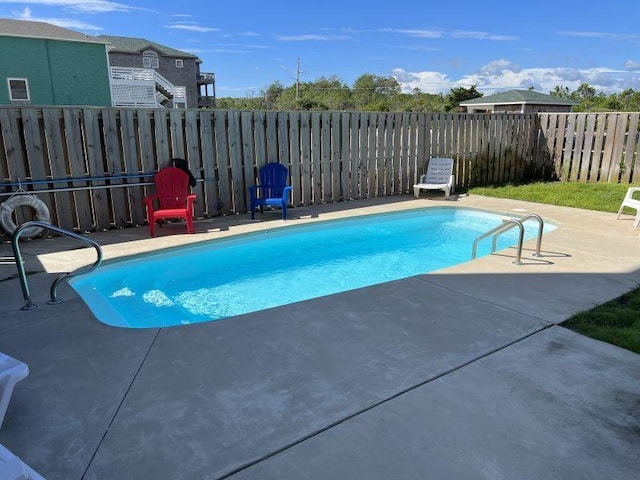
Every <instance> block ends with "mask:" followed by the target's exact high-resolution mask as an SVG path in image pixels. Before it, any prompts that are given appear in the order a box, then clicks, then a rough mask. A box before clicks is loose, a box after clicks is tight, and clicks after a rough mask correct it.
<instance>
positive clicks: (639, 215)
mask: <svg viewBox="0 0 640 480" xmlns="http://www.w3.org/2000/svg"><path fill="white" fill-rule="evenodd" d="M634 192H640V187H629V188H628V189H627V194H626V195H625V196H624V200H622V204H621V205H620V209H619V210H618V216H617V217H616V220H618V219H619V218H620V215H622V210H623V209H624V207H629V208H632V209H634V210H635V211H636V218H635V220H634V221H633V226H634V227H635V228H638V226H639V225H640V200H636V199H635V198H633V194H634Z"/></svg>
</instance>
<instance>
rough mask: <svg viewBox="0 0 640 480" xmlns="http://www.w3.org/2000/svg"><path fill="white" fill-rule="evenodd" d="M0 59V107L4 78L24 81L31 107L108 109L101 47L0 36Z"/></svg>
mask: <svg viewBox="0 0 640 480" xmlns="http://www.w3.org/2000/svg"><path fill="white" fill-rule="evenodd" d="M0 58H1V59H2V60H0V63H1V64H2V68H0V105H2V104H5V105H6V104H10V103H11V100H10V98H9V87H8V83H7V78H26V79H27V80H28V82H29V94H30V101H29V103H30V104H31V105H88V106H111V91H110V85H109V67H108V65H107V54H106V50H105V46H104V45H103V44H99V43H82V42H67V41H59V40H49V39H38V38H20V37H9V36H0Z"/></svg>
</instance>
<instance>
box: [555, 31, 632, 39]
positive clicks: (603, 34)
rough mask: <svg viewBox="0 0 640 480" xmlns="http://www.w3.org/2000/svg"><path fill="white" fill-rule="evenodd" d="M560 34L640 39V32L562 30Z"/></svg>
mask: <svg viewBox="0 0 640 480" xmlns="http://www.w3.org/2000/svg"><path fill="white" fill-rule="evenodd" d="M558 35H564V36H566V37H586V38H603V39H608V40H640V34H637V33H611V32H590V31H584V32H583V31H561V32H558Z"/></svg>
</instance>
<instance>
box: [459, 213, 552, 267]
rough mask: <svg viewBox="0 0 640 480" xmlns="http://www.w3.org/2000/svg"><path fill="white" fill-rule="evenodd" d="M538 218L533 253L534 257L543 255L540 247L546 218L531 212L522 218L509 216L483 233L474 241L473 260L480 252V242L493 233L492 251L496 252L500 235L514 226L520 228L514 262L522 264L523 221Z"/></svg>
mask: <svg viewBox="0 0 640 480" xmlns="http://www.w3.org/2000/svg"><path fill="white" fill-rule="evenodd" d="M531 219H534V220H537V221H538V239H537V241H536V251H535V253H533V256H534V257H541V256H542V255H541V254H540V248H541V247H542V231H543V230H544V220H543V219H542V217H541V216H540V215H538V214H536V213H529V214H527V215H525V216H524V217H521V218H509V219H505V220H503V221H502V223H501V224H500V225H498V226H497V227H494V228H492V229H491V230H489V231H488V232H486V233H483V234H482V235H480V236H479V237H478V238H476V239H475V240H474V241H473V249H472V251H471V260H475V258H476V254H477V252H478V243H479V242H480V241H481V240H484V239H485V238H487V237H490V236H492V235H493V241H492V242H491V253H492V254H493V253H495V251H496V244H497V243H498V237H499V236H500V235H502V234H503V233H504V232H507V231H509V230H511V229H512V228H515V227H518V229H519V230H520V232H519V234H518V250H517V253H516V261H515V262H513V264H514V265H522V264H523V263H522V243H523V242H524V225H523V223H524V222H525V221H527V220H531Z"/></svg>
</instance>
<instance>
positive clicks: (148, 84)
mask: <svg viewBox="0 0 640 480" xmlns="http://www.w3.org/2000/svg"><path fill="white" fill-rule="evenodd" d="M96 38H97V39H99V40H102V41H104V42H107V44H108V46H107V49H108V53H109V65H110V67H111V90H112V98H113V104H114V106H123V107H168V108H198V107H199V106H209V104H210V103H211V102H210V101H209V100H210V98H208V97H204V98H203V97H201V96H200V94H199V89H200V86H201V85H205V86H206V85H207V84H210V83H213V74H211V73H201V72H200V63H201V60H200V59H199V58H198V57H197V56H195V55H193V54H191V53H187V52H183V51H180V50H176V49H175V48H171V47H167V46H165V45H161V44H159V43H155V42H151V41H149V40H145V39H144V38H134V37H116V36H112V35H99V36H97V37H96Z"/></svg>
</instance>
